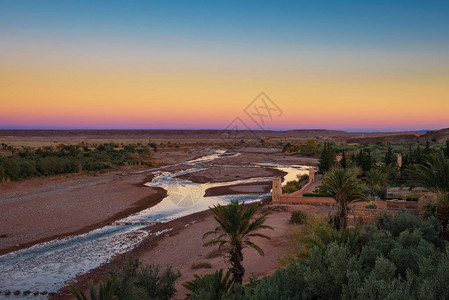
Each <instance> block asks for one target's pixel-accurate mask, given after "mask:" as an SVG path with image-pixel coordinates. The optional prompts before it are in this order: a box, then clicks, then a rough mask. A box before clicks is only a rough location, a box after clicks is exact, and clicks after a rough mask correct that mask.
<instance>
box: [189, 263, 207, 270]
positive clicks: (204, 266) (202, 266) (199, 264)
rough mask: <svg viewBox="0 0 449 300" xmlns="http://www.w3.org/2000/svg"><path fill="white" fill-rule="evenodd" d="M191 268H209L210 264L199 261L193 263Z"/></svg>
mask: <svg viewBox="0 0 449 300" xmlns="http://www.w3.org/2000/svg"><path fill="white" fill-rule="evenodd" d="M191 268H192V269H194V270H196V269H211V268H212V265H211V264H210V263H208V262H200V263H197V264H193V265H192V267H191Z"/></svg>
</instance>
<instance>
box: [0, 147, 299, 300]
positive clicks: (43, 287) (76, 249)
mask: <svg viewBox="0 0 449 300" xmlns="http://www.w3.org/2000/svg"><path fill="white" fill-rule="evenodd" d="M223 153H224V151H220V152H217V153H216V154H213V155H208V156H204V157H202V158H199V159H195V160H192V161H188V162H186V163H185V164H187V165H191V166H192V167H193V169H189V170H185V171H180V172H175V173H169V172H162V171H158V172H157V173H155V175H156V176H155V178H154V179H153V180H152V181H151V182H148V183H146V185H147V186H149V187H161V188H164V189H166V190H167V194H168V195H167V197H166V198H164V199H163V200H162V201H161V202H160V203H159V204H157V205H155V206H153V207H151V208H148V209H145V210H143V211H140V212H138V213H136V214H133V215H131V216H129V217H127V218H124V219H122V220H119V222H131V223H134V222H167V221H170V220H173V219H176V218H180V217H183V216H187V215H190V214H193V213H196V212H200V211H204V210H207V209H208V207H209V206H212V205H214V204H218V203H220V204H227V203H230V202H231V200H238V201H240V202H241V201H245V202H254V201H259V200H261V199H263V198H264V197H266V196H270V195H271V193H268V194H264V195H256V194H239V195H225V196H213V197H204V196H203V195H204V193H205V191H206V189H208V188H211V187H216V186H223V185H233V184H243V183H251V182H261V181H271V180H272V178H271V177H266V178H251V179H243V180H236V181H229V182H220V183H193V182H192V181H189V180H186V179H179V178H175V177H176V176H179V175H183V174H188V173H193V172H197V171H200V170H204V169H206V168H207V167H204V166H202V165H201V163H203V162H209V161H212V160H214V159H216V158H219V157H220V156H221V155H223ZM235 155H238V154H235ZM255 166H259V167H271V168H275V169H279V170H282V171H285V172H287V173H288V174H287V175H286V176H285V180H284V182H287V181H289V180H294V179H295V177H296V175H297V174H307V172H308V170H307V169H306V167H304V166H282V165H274V164H256V165H255ZM146 226H147V225H127V226H116V225H110V226H105V227H102V228H99V229H96V230H93V231H91V232H88V233H86V234H82V235H77V236H70V237H67V238H64V239H59V240H54V241H50V242H47V243H42V244H38V245H35V246H33V247H30V248H27V249H23V250H19V251H15V252H12V253H8V254H6V255H3V256H0V290H1V291H4V290H6V289H8V290H10V291H11V292H13V291H15V290H20V291H22V292H23V291H27V290H28V291H31V292H33V291H47V292H56V291H58V290H59V289H60V288H61V287H63V286H65V285H66V282H67V281H69V280H71V279H73V278H74V277H76V276H77V275H79V274H83V273H86V272H88V271H89V270H91V269H94V268H97V267H98V266H100V265H101V264H103V263H105V262H107V261H109V260H110V259H111V258H112V257H113V256H115V255H117V254H121V253H125V252H127V251H129V250H131V249H133V248H134V247H136V246H137V245H138V244H139V243H140V242H142V241H143V240H144V239H145V237H147V236H148V235H159V234H161V233H162V232H153V231H150V232H148V231H147V230H143V228H144V227H146ZM0 298H9V299H17V298H29V299H42V298H45V296H38V297H35V296H33V295H28V296H23V295H20V296H15V295H10V296H5V295H3V294H0Z"/></svg>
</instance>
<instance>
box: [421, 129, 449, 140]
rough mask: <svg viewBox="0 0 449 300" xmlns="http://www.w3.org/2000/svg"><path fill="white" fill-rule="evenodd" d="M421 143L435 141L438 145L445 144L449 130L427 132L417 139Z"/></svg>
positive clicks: (448, 137)
mask: <svg viewBox="0 0 449 300" xmlns="http://www.w3.org/2000/svg"><path fill="white" fill-rule="evenodd" d="M419 139H420V140H421V141H426V140H429V141H432V140H433V139H436V140H437V141H438V142H440V143H445V142H446V140H447V139H449V128H444V129H440V130H434V131H427V132H426V133H425V134H423V135H421V136H420V137H419Z"/></svg>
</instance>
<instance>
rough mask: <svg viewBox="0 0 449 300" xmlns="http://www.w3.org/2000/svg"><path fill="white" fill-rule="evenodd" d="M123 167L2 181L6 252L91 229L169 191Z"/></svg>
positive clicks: (0, 247)
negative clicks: (108, 170)
mask: <svg viewBox="0 0 449 300" xmlns="http://www.w3.org/2000/svg"><path fill="white" fill-rule="evenodd" d="M147 176H148V175H147V174H145V173H141V174H136V173H129V174H127V175H123V172H122V171H112V172H102V173H97V174H83V175H77V176H74V175H70V176H59V177H52V178H36V179H30V180H27V181H22V182H12V183H8V184H0V228H1V232H0V234H2V236H3V237H2V238H1V243H0V255H1V254H6V253H9V252H12V251H16V250H19V249H23V248H27V247H30V246H32V245H35V244H38V243H42V242H46V241H50V240H54V239H57V238H63V237H66V236H70V235H77V234H83V233H87V232H89V231H91V230H94V229H96V228H100V227H103V226H105V225H107V224H108V223H110V222H113V221H116V220H119V219H122V218H124V217H127V216H129V215H131V214H133V213H136V212H139V211H141V210H143V209H146V208H149V207H152V206H154V205H156V204H157V203H159V202H160V201H162V199H163V198H164V197H165V196H166V195H167V192H166V191H165V190H164V189H161V188H150V187H146V186H144V185H143V183H145V182H147V181H149V180H151V179H148V178H147Z"/></svg>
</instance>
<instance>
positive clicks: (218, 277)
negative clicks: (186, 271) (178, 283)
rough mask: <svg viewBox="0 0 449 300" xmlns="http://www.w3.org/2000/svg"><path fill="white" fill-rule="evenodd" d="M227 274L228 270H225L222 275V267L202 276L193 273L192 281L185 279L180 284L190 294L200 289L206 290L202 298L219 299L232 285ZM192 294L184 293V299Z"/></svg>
mask: <svg viewBox="0 0 449 300" xmlns="http://www.w3.org/2000/svg"><path fill="white" fill-rule="evenodd" d="M229 276H230V274H229V272H226V274H225V275H224V276H223V269H220V270H218V271H215V273H212V274H206V275H203V276H198V275H196V274H195V275H194V279H193V280H192V281H186V282H184V283H183V284H182V286H183V287H185V288H186V289H187V290H188V291H190V292H191V293H192V294H197V293H198V292H200V291H201V290H204V291H207V295H201V296H202V298H203V299H204V298H206V299H210V300H215V299H221V298H222V297H223V296H224V294H225V293H226V292H227V291H229V289H230V288H231V286H232V282H231V281H230V280H229ZM192 294H186V299H190V296H192ZM206 296H207V297H206Z"/></svg>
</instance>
